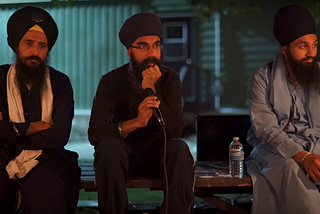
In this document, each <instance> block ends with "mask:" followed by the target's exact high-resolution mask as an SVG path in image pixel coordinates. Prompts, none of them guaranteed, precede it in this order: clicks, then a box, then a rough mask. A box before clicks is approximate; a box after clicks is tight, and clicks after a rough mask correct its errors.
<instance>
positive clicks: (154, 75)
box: [141, 65, 162, 92]
mask: <svg viewBox="0 0 320 214" xmlns="http://www.w3.org/2000/svg"><path fill="white" fill-rule="evenodd" d="M161 75H162V74H161V71H160V69H159V67H158V65H154V66H153V67H149V68H147V69H146V70H144V71H142V78H143V79H142V83H141V87H142V89H146V88H151V89H152V90H153V91H154V92H156V90H155V87H154V84H155V83H156V82H157V80H158V79H159V78H160V77H161Z"/></svg>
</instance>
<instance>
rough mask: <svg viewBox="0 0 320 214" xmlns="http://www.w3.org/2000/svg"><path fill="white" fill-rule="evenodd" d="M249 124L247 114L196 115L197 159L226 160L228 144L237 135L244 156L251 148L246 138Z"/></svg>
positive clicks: (227, 158)
mask: <svg viewBox="0 0 320 214" xmlns="http://www.w3.org/2000/svg"><path fill="white" fill-rule="evenodd" d="M250 125H251V122H250V116H249V115H210V116H198V115H197V116H196V133H197V160H198V161H211V160H224V161H228V160H229V145H230V143H231V142H232V138H233V137H239V141H240V143H242V145H243V150H244V157H245V158H246V157H247V156H248V155H249V154H250V152H251V150H252V147H251V146H250V145H249V144H248V143H247V140H246V136H247V132H248V130H249V128H250Z"/></svg>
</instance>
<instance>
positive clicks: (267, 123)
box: [246, 5, 320, 214]
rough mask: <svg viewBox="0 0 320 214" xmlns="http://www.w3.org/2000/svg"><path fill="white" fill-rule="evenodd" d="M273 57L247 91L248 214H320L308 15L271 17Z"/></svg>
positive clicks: (291, 10)
mask: <svg viewBox="0 0 320 214" xmlns="http://www.w3.org/2000/svg"><path fill="white" fill-rule="evenodd" d="M273 33H274V36H275V38H276V39H277V40H278V42H279V43H280V45H281V53H279V54H278V55H277V56H276V58H275V59H274V60H273V61H272V62H270V63H268V64H267V65H265V66H264V67H262V68H260V69H259V70H258V71H256V72H254V73H253V75H252V77H251V79H250V82H249V88H248V98H249V103H250V116H251V122H252V127H251V129H250V130H249V132H248V138H247V140H248V142H249V144H250V145H251V146H253V147H254V149H253V151H252V153H251V154H250V156H249V158H248V159H247V160H246V166H247V169H248V173H249V174H250V175H251V177H252V180H253V205H252V209H251V213H252V214H264V213H266V214H271V213H272V214H278V213H279V214H294V213H297V214H304V213H310V214H315V213H320V193H319V190H318V185H320V182H319V181H320V155H319V154H320V142H319V140H320V91H319V87H320V68H319V63H318V62H317V60H316V56H317V44H318V40H317V36H316V28H315V21H314V18H313V17H312V15H311V13H310V12H309V11H308V10H307V9H306V8H304V7H301V6H298V5H289V6H285V7H283V8H281V9H279V11H278V12H277V13H276V15H275V20H274V26H273Z"/></svg>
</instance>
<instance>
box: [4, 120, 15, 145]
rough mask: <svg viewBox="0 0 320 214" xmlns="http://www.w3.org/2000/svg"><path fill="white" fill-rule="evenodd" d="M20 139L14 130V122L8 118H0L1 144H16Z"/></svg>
mask: <svg viewBox="0 0 320 214" xmlns="http://www.w3.org/2000/svg"><path fill="white" fill-rule="evenodd" d="M18 140H19V138H18V134H17V133H16V131H15V130H14V128H13V124H12V123H11V122H8V121H6V120H0V144H2V145H7V146H9V145H15V144H16V143H17V142H18Z"/></svg>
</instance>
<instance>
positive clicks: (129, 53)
mask: <svg viewBox="0 0 320 214" xmlns="http://www.w3.org/2000/svg"><path fill="white" fill-rule="evenodd" d="M131 51H132V48H128V49H127V54H128V56H129V58H131Z"/></svg>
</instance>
